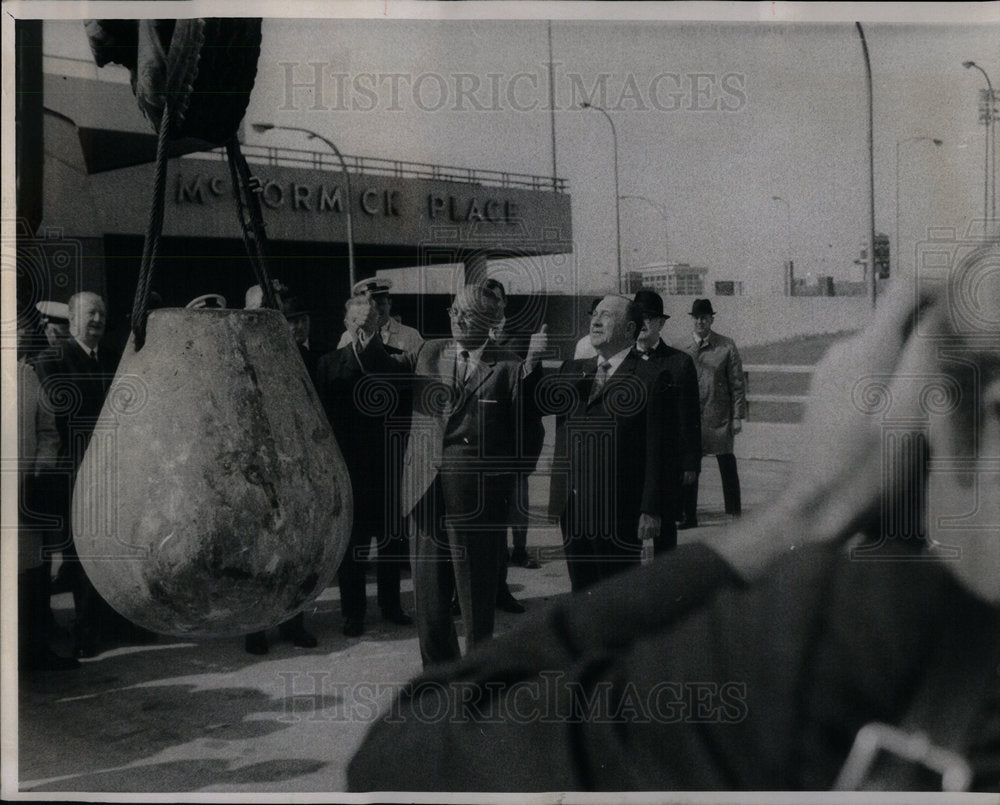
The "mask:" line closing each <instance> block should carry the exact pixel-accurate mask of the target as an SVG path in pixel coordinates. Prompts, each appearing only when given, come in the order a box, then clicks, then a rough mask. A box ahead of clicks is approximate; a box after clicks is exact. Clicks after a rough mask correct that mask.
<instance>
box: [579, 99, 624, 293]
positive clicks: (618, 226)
mask: <svg viewBox="0 0 1000 805" xmlns="http://www.w3.org/2000/svg"><path fill="white" fill-rule="evenodd" d="M580 108H581V109H594V110H596V111H598V112H600V113H601V114H602V115H604V117H605V118H607V121H608V124H609V125H610V126H611V139H612V142H613V143H614V151H615V239H616V241H617V249H616V252H617V258H618V293H621V292H622V215H621V205H620V204H619V202H618V199H619V195H618V192H619V191H618V132H617V131H616V130H615V121H613V120H612V119H611V115H609V114H608V113H607V110H605V109H602V108H601V107H600V106H594V104H592V103H590V102H588V101H584V102H583V103H581V104H580Z"/></svg>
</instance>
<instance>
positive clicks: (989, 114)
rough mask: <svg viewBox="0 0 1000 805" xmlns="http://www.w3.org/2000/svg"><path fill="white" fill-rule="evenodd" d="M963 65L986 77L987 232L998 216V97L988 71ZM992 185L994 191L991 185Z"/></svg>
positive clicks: (972, 63)
mask: <svg viewBox="0 0 1000 805" xmlns="http://www.w3.org/2000/svg"><path fill="white" fill-rule="evenodd" d="M962 66H963V67H964V68H965V69H966V70H968V69H969V68H970V67H975V68H976V69H977V70H979V72H981V73H982V74H983V78H985V79H986V120H985V121H984V122H985V123H986V167H985V175H984V177H983V218H984V219H985V221H984V228H985V230H986V234H987V235H988V234H989V232H990V226H989V225H990V223H992V222H993V221H995V220H996V217H997V177H996V166H997V161H996V140H995V139H994V138H995V132H994V124H995V121H994V120H993V104H994V102H995V101H996V98H995V97H994V96H993V82H992V81H990V77H989V75H988V74H987V73H986V71H985V70H984V69H983V68H982V67H980V66H979V65H978V64H976V63H975V62H974V61H964V62H962ZM991 161H992V163H993V170H992V171H990V162H991ZM991 173H992V174H993V178H992V181H991V179H990V174H991ZM991 185H992V193H991V190H990V187H991ZM991 197H992V202H991V203H990V207H989V213H990V214H987V202H988V201H989V200H990V198H991Z"/></svg>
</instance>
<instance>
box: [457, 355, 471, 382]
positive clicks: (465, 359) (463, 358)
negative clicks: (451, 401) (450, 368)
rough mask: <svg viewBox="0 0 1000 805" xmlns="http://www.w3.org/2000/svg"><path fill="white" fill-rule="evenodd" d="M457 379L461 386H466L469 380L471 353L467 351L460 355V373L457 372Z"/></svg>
mask: <svg viewBox="0 0 1000 805" xmlns="http://www.w3.org/2000/svg"><path fill="white" fill-rule="evenodd" d="M455 377H456V379H457V380H458V385H460V386H464V385H465V381H466V380H468V379H469V351H468V350H466V349H463V350H462V351H461V352H459V353H458V371H457V372H455Z"/></svg>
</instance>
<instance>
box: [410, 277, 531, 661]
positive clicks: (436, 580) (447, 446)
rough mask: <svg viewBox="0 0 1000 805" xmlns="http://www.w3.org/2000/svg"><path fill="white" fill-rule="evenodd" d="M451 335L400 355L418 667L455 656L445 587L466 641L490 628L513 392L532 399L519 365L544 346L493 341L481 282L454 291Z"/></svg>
mask: <svg viewBox="0 0 1000 805" xmlns="http://www.w3.org/2000/svg"><path fill="white" fill-rule="evenodd" d="M448 313H449V316H450V318H451V331H452V338H451V339H437V340H433V341H427V342H425V343H424V344H423V345H421V347H420V349H419V350H418V351H417V352H416V353H415V354H408V355H407V363H408V364H409V365H410V366H411V367H412V370H413V374H414V377H413V416H412V419H411V427H410V440H409V444H408V446H407V450H406V457H405V459H404V465H403V486H402V513H403V515H404V516H406V517H407V518H408V519H407V523H408V528H409V532H410V535H411V538H412V542H411V557H412V562H413V586H414V594H415V598H416V612H415V614H416V621H417V631H418V634H419V637H420V654H421V658H422V659H423V663H424V665H425V666H429V665H433V664H436V663H443V662H449V661H452V660H457V659H458V658H459V657H460V651H459V646H458V637H457V634H456V631H455V626H454V624H453V623H452V619H451V607H450V598H451V590H452V585H453V584H454V586H455V587H456V588H457V591H458V601H459V605H460V608H461V612H462V619H463V621H464V623H465V634H466V641H467V645H469V646H472V645H474V644H476V643H481V642H483V641H485V640H487V639H488V638H490V637H491V636H492V634H493V622H494V608H495V606H496V595H497V580H498V577H499V569H500V566H499V562H500V552H501V550H503V549H504V548H505V544H504V543H505V540H506V531H507V516H506V515H507V501H508V500H509V496H510V494H511V490H512V487H513V483H514V470H515V469H516V466H517V423H518V415H517V409H518V403H519V398H520V397H522V396H525V398H526V399H531V393H532V391H531V387H532V385H533V383H534V373H530V374H528V373H527V372H526V369H525V367H526V366H530V365H531V364H532V362H533V361H532V360H531V355H532V354H537V353H538V352H540V351H541V350H542V349H544V344H543V343H542V342H543V341H544V335H543V334H536V336H533V337H532V346H531V347H529V360H528V361H527V362H522V361H521V359H520V358H519V357H518V356H517V355H515V354H513V353H511V352H507V351H506V350H503V349H501V348H499V347H497V346H496V345H495V344H494V343H492V342H491V341H490V339H489V334H490V328H491V327H495V326H496V325H497V324H498V323H499V322H500V320H501V318H502V316H503V305H502V301H501V299H500V297H499V295H498V294H497V293H496V292H495V291H492V290H490V289H488V288H485V287H484V286H483V285H469V286H466V287H464V288H462V290H460V291H459V292H458V294H457V295H456V296H455V299H454V301H453V302H452V305H451V307H450V308H449V310H448Z"/></svg>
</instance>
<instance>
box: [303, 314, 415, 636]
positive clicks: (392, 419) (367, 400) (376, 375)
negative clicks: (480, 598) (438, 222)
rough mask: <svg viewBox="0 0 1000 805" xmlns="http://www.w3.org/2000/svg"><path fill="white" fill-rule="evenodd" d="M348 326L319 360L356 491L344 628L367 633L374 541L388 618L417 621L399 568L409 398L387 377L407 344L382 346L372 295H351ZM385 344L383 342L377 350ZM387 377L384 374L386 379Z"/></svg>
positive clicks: (326, 402) (343, 570)
mask: <svg viewBox="0 0 1000 805" xmlns="http://www.w3.org/2000/svg"><path fill="white" fill-rule="evenodd" d="M345 307H346V314H345V316H344V325H345V326H346V327H347V332H348V334H349V335H350V340H349V341H348V343H347V345H346V346H344V347H341V348H340V349H338V350H335V351H334V352H330V353H328V354H326V355H324V356H323V357H322V358H320V359H319V366H318V369H317V376H318V388H319V392H320V399H321V400H322V401H323V406H324V408H325V409H326V413H327V417H328V418H329V420H330V424H331V425H332V426H333V432H334V434H335V435H336V437H337V444H338V445H339V446H340V450H341V452H342V453H343V454H344V461H345V462H346V463H347V469H348V472H349V473H350V476H351V487H352V488H353V491H354V524H353V528H352V531H351V541H350V544H349V545H348V547H347V552H346V553H345V555H344V559H343V561H342V562H341V565H340V569H339V571H338V574H337V581H338V584H339V586H340V608H341V612H342V613H343V616H344V634H345V635H346V636H348V637H358V636H359V635H361V634H362V633H363V632H364V628H365V627H364V624H365V609H366V607H367V598H366V594H365V565H364V561H365V559H366V558H367V554H368V549H369V544H370V543H371V539H372V537H375V539H376V542H377V545H378V563H377V567H376V579H377V584H378V605H379V609H380V610H381V611H382V617H383V618H384V619H385V620H387V621H391V622H392V623H396V624H399V625H401V626H408V625H410V624H412V623H413V618H411V617H410V616H409V615H408V614H407V613H405V612H404V611H403V607H402V605H401V603H400V597H399V577H400V569H401V566H402V565H403V563H405V562H406V561H407V560H406V556H407V548H408V546H407V543H406V537H405V532H404V531H403V529H402V527H401V522H400V517H399V468H400V462H399V460H398V458H397V456H401V455H402V450H401V447H402V443H403V441H404V438H405V435H406V427H405V424H403V423H406V424H408V421H407V420H406V419H404V417H409V413H410V411H409V402H408V398H406V397H404V393H403V390H402V389H401V388H400V385H399V384H398V383H396V382H393V378H392V377H391V375H390V376H388V377H387V375H389V374H390V373H393V372H395V373H396V374H397V377H396V379H397V380H398V379H399V378H398V373H399V366H398V364H396V363H394V362H392V361H390V360H387V358H388V356H391V355H401V354H402V353H401V350H398V349H395V348H394V347H386V346H384V345H381V344H379V345H376V343H375V342H377V341H378V340H379V336H378V311H377V310H376V308H375V305H374V304H373V303H372V301H371V299H370V298H368V297H366V296H355V297H352V298H351V299H348V300H347V304H346V306H345ZM376 346H378V348H376ZM383 378H384V379H383Z"/></svg>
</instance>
